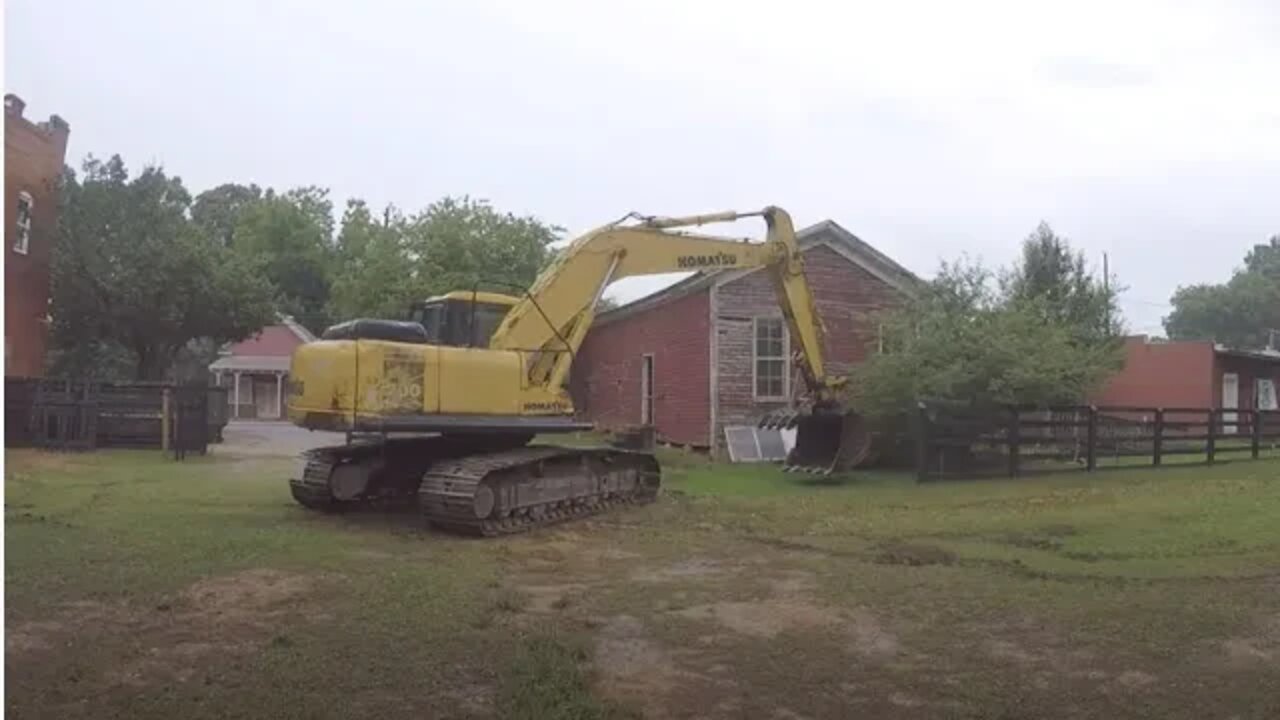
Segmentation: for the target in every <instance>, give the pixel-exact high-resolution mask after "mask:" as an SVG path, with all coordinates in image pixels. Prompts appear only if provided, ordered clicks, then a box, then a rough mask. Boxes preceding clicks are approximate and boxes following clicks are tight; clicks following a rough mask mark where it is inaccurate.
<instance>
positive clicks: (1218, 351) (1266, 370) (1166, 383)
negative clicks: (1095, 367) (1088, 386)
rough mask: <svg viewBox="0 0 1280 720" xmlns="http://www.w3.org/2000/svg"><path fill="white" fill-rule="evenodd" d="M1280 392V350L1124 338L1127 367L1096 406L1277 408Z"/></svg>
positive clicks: (1097, 398)
mask: <svg viewBox="0 0 1280 720" xmlns="http://www.w3.org/2000/svg"><path fill="white" fill-rule="evenodd" d="M1278 389H1280V351H1276V350H1234V349H1231V348H1227V347H1223V346H1222V345H1218V344H1215V343H1213V342H1211V341H1208V340H1204V341H1200V340H1177V341H1168V340H1153V339H1150V338H1148V337H1146V336H1144V335H1139V336H1134V337H1128V338H1125V365H1124V369H1123V370H1121V371H1120V372H1118V373H1116V374H1115V375H1114V376H1112V377H1111V378H1110V379H1109V380H1108V381H1107V384H1106V385H1105V386H1104V387H1103V388H1102V390H1101V391H1099V392H1098V393H1097V394H1096V395H1095V396H1094V398H1093V402H1094V403H1096V404H1098V405H1124V406H1132V407H1163V408H1175V407H1177V408H1210V407H1213V408H1225V409H1236V408H1239V409H1241V410H1252V409H1253V408H1255V407H1256V408H1259V409H1262V410H1275V409H1277V402H1276V401H1277V398H1276V395H1277V391H1278ZM1228 422H1229V419H1228ZM1227 427H1228V428H1229V427H1231V426H1229V425H1228V426H1227Z"/></svg>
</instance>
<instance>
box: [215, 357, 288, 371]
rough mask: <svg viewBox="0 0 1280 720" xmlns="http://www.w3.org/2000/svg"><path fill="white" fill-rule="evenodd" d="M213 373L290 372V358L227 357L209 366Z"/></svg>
mask: <svg viewBox="0 0 1280 720" xmlns="http://www.w3.org/2000/svg"><path fill="white" fill-rule="evenodd" d="M209 370H210V371H211V372H218V371H222V372H267V373H277V372H286V373H287V372H289V357H288V356H287V355H284V356H273V355H226V356H224V357H220V358H218V359H217V360H215V361H213V362H212V363H211V364H210V365H209Z"/></svg>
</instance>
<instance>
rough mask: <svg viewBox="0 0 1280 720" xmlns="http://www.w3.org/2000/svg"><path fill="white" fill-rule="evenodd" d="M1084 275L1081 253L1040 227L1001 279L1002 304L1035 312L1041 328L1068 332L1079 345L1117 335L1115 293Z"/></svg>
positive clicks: (1085, 266) (1111, 287) (1086, 268)
mask: <svg viewBox="0 0 1280 720" xmlns="http://www.w3.org/2000/svg"><path fill="white" fill-rule="evenodd" d="M1110 280H1111V278H1107V279H1106V281H1103V280H1099V279H1098V278H1096V277H1094V275H1093V274H1092V273H1091V272H1090V271H1089V266H1088V263H1086V262H1085V259H1084V253H1082V252H1080V251H1078V250H1074V249H1072V247H1071V244H1070V242H1069V241H1068V240H1067V239H1066V238H1064V237H1061V236H1059V235H1058V234H1056V233H1054V231H1053V229H1052V228H1050V227H1049V225H1048V223H1044V222H1041V223H1040V225H1039V226H1038V227H1037V228H1036V229H1035V231H1034V232H1032V233H1031V234H1030V235H1028V236H1027V238H1026V239H1025V240H1023V242H1022V257H1021V259H1020V260H1019V261H1018V262H1016V263H1015V264H1014V265H1013V267H1012V268H1010V269H1009V270H1008V271H1007V272H1006V273H1005V274H1004V275H1003V276H1002V277H1001V287H1002V290H1003V292H1004V300H1005V301H1007V302H1009V303H1012V304H1015V305H1018V306H1021V307H1024V308H1025V309H1027V310H1031V309H1033V308H1034V309H1035V310H1036V311H1037V312H1039V313H1040V315H1041V317H1042V318H1043V319H1044V321H1045V322H1047V323H1051V324H1054V325H1062V326H1067V327H1070V328H1072V331H1073V332H1074V333H1076V335H1077V337H1076V339H1077V340H1078V341H1079V342H1084V343H1092V342H1099V341H1102V340H1104V339H1106V338H1108V337H1114V336H1116V335H1119V334H1120V333H1121V326H1120V311H1119V307H1118V304H1117V298H1118V289H1117V288H1116V287H1115V286H1114V283H1112V282H1110Z"/></svg>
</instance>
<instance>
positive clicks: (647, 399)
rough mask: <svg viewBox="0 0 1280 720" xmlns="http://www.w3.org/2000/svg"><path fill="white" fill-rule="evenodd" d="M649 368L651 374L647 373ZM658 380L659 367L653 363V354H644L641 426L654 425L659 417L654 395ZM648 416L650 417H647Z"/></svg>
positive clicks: (641, 369)
mask: <svg viewBox="0 0 1280 720" xmlns="http://www.w3.org/2000/svg"><path fill="white" fill-rule="evenodd" d="M646 368H648V370H649V372H648V373H645V369H646ZM657 379H658V367H657V364H656V363H654V361H653V353H644V354H643V355H641V356H640V424H641V425H654V424H655V422H654V416H655V415H657V414H658V413H657V410H658V403H657V398H656V397H655V395H654V393H653V386H654V384H656V381H657ZM646 415H647V416H648V417H646Z"/></svg>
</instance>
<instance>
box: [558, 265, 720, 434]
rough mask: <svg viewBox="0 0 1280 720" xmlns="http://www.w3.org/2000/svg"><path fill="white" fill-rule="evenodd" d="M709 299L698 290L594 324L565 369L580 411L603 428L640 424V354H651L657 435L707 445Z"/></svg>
mask: <svg viewBox="0 0 1280 720" xmlns="http://www.w3.org/2000/svg"><path fill="white" fill-rule="evenodd" d="M708 297H709V295H708V291H707V290H705V289H704V290H701V291H698V292H694V293H691V294H690V295H687V296H685V297H682V298H678V299H676V300H673V301H671V302H669V303H666V304H663V305H661V306H659V307H656V308H654V309H652V310H647V311H644V312H639V313H637V314H635V315H632V316H630V317H624V318H621V319H619V320H616V321H614V322H610V323H607V324H597V325H596V326H594V327H592V328H591V331H590V333H588V335H587V338H586V340H585V341H583V343H582V347H581V348H580V349H579V350H578V355H577V357H576V358H575V359H574V364H573V368H572V369H571V370H570V390H571V392H572V394H573V398H574V405H575V407H576V409H577V411H578V414H579V415H580V416H582V417H583V418H585V419H588V420H590V421H592V422H594V423H596V424H598V425H599V426H601V427H604V428H617V427H623V426H627V425H637V424H639V423H640V373H641V363H642V360H641V358H642V357H643V356H644V355H645V354H647V353H652V354H653V375H654V382H653V385H654V388H653V392H654V398H653V404H654V411H653V414H654V421H655V422H654V425H655V430H656V432H657V435H658V437H659V438H660V439H662V440H665V441H668V442H674V443H681V444H689V445H697V446H706V445H707V443H708V438H707V431H708V429H709V427H710V424H711V416H710V412H711V389H710V378H709V377H708V375H709V373H710V347H709V346H710V335H709V333H708V328H709V325H710V309H709V307H708V304H707V303H708Z"/></svg>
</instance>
